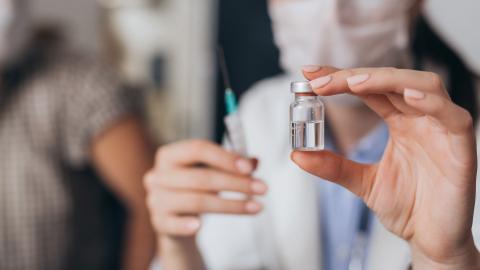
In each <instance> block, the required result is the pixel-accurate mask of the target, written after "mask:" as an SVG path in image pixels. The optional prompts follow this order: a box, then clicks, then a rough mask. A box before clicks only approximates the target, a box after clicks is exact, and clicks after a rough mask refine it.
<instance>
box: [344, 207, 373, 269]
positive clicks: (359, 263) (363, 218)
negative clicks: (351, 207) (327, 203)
mask: <svg viewBox="0 0 480 270" xmlns="http://www.w3.org/2000/svg"><path fill="white" fill-rule="evenodd" d="M369 228H370V210H369V209H368V207H367V206H366V205H363V206H362V213H361V215H360V222H359V224H358V229H357V234H356V236H355V239H354V241H353V246H352V250H351V254H350V263H349V264H348V270H364V267H363V266H364V265H363V264H364V261H365V257H366V251H367V244H368V231H369Z"/></svg>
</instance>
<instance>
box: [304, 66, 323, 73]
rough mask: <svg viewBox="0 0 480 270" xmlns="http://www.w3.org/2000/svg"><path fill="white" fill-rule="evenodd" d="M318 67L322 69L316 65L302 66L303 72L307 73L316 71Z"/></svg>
mask: <svg viewBox="0 0 480 270" xmlns="http://www.w3.org/2000/svg"><path fill="white" fill-rule="evenodd" d="M320 69H322V67H321V66H316V65H306V66H303V67H302V70H303V72H307V73H312V72H317V71H319V70H320Z"/></svg>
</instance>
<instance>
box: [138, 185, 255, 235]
mask: <svg viewBox="0 0 480 270" xmlns="http://www.w3.org/2000/svg"><path fill="white" fill-rule="evenodd" d="M147 205H148V207H149V208H150V211H151V218H152V223H153V225H154V227H155V229H156V230H157V232H158V233H159V234H162V235H174V236H181V235H193V234H195V233H196V232H197V231H198V229H199V228H200V219H199V216H200V215H202V214H204V213H221V214H238V215H248V214H250V215H253V214H257V213H258V212H260V211H261V210H262V205H261V204H260V203H258V202H256V201H253V200H249V199H243V200H241V199H239V200H231V199H226V198H222V197H220V196H218V195H217V194H211V193H208V192H193V191H187V190H184V191H181V192H180V191H176V190H172V189H160V190H158V191H157V192H154V193H149V196H148V197H147Z"/></svg>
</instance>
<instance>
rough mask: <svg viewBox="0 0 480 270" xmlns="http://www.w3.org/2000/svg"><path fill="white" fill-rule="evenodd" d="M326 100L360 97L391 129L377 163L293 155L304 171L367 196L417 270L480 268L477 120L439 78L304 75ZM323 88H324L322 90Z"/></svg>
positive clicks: (380, 73)
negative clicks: (407, 250) (476, 218)
mask: <svg viewBox="0 0 480 270" xmlns="http://www.w3.org/2000/svg"><path fill="white" fill-rule="evenodd" d="M305 76H306V77H307V79H309V80H315V79H316V81H315V83H313V84H312V85H316V86H317V87H318V88H316V89H315V93H316V94H318V95H322V96H329V95H336V94H342V93H347V94H352V95H356V96H358V97H360V98H361V99H362V100H363V101H364V102H365V103H366V104H367V105H368V106H369V107H370V108H371V109H372V110H373V111H375V112H376V113H377V114H378V115H380V116H381V117H382V118H383V119H384V121H385V122H386V123H387V125H388V127H389V131H390V139H389V142H388V145H387V147H386V149H385V152H384V155H383V157H382V159H381V160H380V161H379V162H378V163H377V164H369V165H367V164H359V163H355V162H353V161H350V160H347V159H344V158H343V157H340V156H338V155H336V154H334V153H332V152H329V151H321V152H294V153H293V154H292V159H293V160H294V161H295V162H296V163H297V164H298V165H299V166H300V167H301V168H303V169H304V170H306V171H308V172H310V173H312V174H314V175H317V176H319V177H321V178H323V179H326V180H329V181H332V182H335V183H338V184H340V185H342V186H344V187H345V188H347V189H349V190H350V191H352V192H353V193H355V194H357V195H358V196H360V197H361V198H362V199H363V200H364V201H365V202H366V203H367V205H368V206H369V207H370V208H371V209H372V210H373V211H374V212H375V213H376V215H377V216H378V218H379V219H380V221H381V222H382V223H383V225H384V226H385V227H386V228H387V229H389V230H390V231H392V232H393V233H395V234H396V235H398V236H399V237H401V238H403V239H405V240H406V241H408V243H409V244H410V247H411V249H412V254H413V266H414V269H463V270H466V269H480V255H479V252H478V250H477V249H476V248H475V245H474V242H473V236H472V231H471V227H472V219H473V208H474V203H475V182H476V181H475V177H476V164H477V161H476V146H475V137H474V131H473V124H472V117H471V116H470V114H469V113H468V112H467V111H466V110H464V109H462V108H461V107H459V106H457V105H455V104H454V103H453V102H452V101H451V100H450V97H449V95H448V93H447V91H446V89H445V87H444V85H443V83H442V80H441V79H440V77H439V76H438V75H436V74H433V73H430V72H420V71H413V70H401V69H394V68H360V69H348V70H338V69H334V68H330V67H324V68H322V69H320V70H319V71H317V72H315V73H305ZM322 84H323V85H322Z"/></svg>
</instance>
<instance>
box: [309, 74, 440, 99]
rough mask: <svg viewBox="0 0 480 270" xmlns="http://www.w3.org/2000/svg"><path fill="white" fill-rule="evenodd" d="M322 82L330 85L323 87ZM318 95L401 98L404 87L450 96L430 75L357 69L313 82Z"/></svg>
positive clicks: (434, 77)
mask: <svg viewBox="0 0 480 270" xmlns="http://www.w3.org/2000/svg"><path fill="white" fill-rule="evenodd" d="M319 82H327V83H323V84H320V83H319ZM310 83H311V85H312V87H313V88H314V91H315V93H317V94H319V95H327V96H329V95H335V94H341V93H350V94H363V95H365V94H388V93H395V94H400V95H402V94H403V92H404V89H405V88H412V89H423V90H424V91H427V92H431V93H437V94H442V95H444V96H445V95H447V94H446V91H445V87H444V86H443V83H442V80H441V79H440V77H439V76H438V75H436V74H434V73H431V72H425V71H416V70H408V69H397V68H354V69H343V70H339V71H337V72H335V73H333V74H331V75H327V76H325V77H320V78H316V79H315V80H313V81H311V82H310Z"/></svg>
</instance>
